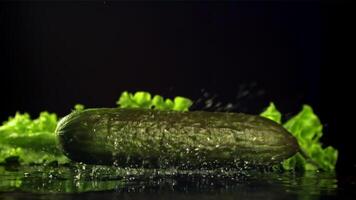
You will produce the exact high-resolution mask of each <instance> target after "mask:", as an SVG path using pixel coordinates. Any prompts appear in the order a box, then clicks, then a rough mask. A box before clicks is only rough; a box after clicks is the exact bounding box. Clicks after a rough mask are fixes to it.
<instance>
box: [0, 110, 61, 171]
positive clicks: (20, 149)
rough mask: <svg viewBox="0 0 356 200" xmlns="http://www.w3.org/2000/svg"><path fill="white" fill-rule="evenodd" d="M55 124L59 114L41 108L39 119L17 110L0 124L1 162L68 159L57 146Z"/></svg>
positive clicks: (43, 161)
mask: <svg viewBox="0 0 356 200" xmlns="http://www.w3.org/2000/svg"><path fill="white" fill-rule="evenodd" d="M56 126H57V116H56V114H50V113H48V112H41V113H40V116H39V117H38V118H37V119H31V117H30V115H29V114H27V113H24V114H21V113H16V115H15V117H10V118H9V120H8V121H6V122H4V123H3V125H2V126H0V163H6V162H9V161H12V162H14V161H15V162H20V163H23V164H29V163H38V164H40V163H47V162H52V161H58V162H59V163H63V162H66V161H67V159H66V157H65V156H64V155H63V154H62V153H61V152H60V151H59V150H58V148H57V145H58V143H57V142H58V141H57V139H56V137H55V135H54V130H55V128H56Z"/></svg>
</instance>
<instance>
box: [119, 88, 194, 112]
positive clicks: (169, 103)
mask: <svg viewBox="0 0 356 200" xmlns="http://www.w3.org/2000/svg"><path fill="white" fill-rule="evenodd" d="M116 104H117V105H118V106H119V107H120V108H146V109H156V110H175V111H188V110H189V107H190V106H191V105H192V104H193V102H192V101H191V100H190V99H188V98H185V97H181V96H177V97H175V98H174V99H173V100H172V99H169V98H166V99H164V98H163V97H162V96H160V95H155V96H153V98H152V96H151V94H150V93H148V92H144V91H138V92H136V93H129V92H127V91H125V92H123V93H122V94H121V96H120V98H119V100H118V101H117V102H116Z"/></svg>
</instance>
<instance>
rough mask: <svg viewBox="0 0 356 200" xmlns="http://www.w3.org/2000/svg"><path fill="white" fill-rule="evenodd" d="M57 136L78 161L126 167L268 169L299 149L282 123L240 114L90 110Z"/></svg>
mask: <svg viewBox="0 0 356 200" xmlns="http://www.w3.org/2000/svg"><path fill="white" fill-rule="evenodd" d="M56 134H57V135H58V137H59V140H60V144H61V148H62V150H63V151H64V153H65V154H66V155H67V156H68V157H69V158H71V159H72V160H74V161H79V162H84V163H89V164H116V165H118V166H123V167H126V166H131V167H162V168H164V167H172V166H173V167H175V166H176V167H204V166H217V165H218V166H231V165H236V166H237V165H238V164H241V163H245V164H246V163H247V164H252V165H270V164H274V163H279V162H281V161H282V160H284V159H286V158H288V157H290V156H292V155H294V154H295V153H296V152H297V151H298V150H299V146H298V143H297V141H296V139H295V138H294V137H293V136H292V135H291V134H290V133H289V132H287V131H286V130H285V129H284V128H283V127H282V126H280V125H279V124H277V123H275V122H273V121H271V120H269V119H266V118H263V117H259V116H255V115H247V114H242V113H220V112H202V111H195V112H176V111H158V110H150V109H120V108H96V109H87V110H83V111H75V112H73V113H71V114H69V115H68V116H66V117H64V118H63V119H62V120H61V121H60V122H59V124H58V126H57V129H56Z"/></svg>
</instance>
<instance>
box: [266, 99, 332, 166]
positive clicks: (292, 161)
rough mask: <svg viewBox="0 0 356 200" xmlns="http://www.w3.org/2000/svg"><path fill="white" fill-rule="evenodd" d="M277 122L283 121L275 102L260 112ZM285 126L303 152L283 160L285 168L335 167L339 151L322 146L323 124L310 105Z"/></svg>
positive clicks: (304, 107)
mask: <svg viewBox="0 0 356 200" xmlns="http://www.w3.org/2000/svg"><path fill="white" fill-rule="evenodd" d="M260 115H261V116H263V117H266V118H269V119H271V120H273V121H276V122H277V123H281V113H280V112H279V111H278V110H277V108H276V107H275V105H274V104H273V103H270V105H269V106H268V107H267V109H266V110H265V111H264V112H262V113H261V114H260ZM283 126H284V127H285V128H286V129H287V130H288V131H289V132H290V133H291V134H292V135H293V136H294V137H295V138H296V139H297V141H298V144H299V146H300V148H301V152H300V153H297V154H296V155H294V156H292V157H291V158H289V159H286V160H284V161H283V162H282V168H283V169H284V170H297V171H309V170H323V171H332V170H334V169H335V165H336V162H337V157H338V151H337V150H336V149H335V148H333V147H331V146H329V147H326V148H323V147H322V143H321V142H320V138H321V137H322V136H323V132H322V129H323V126H322V124H321V122H320V120H319V118H318V116H317V115H316V114H315V113H314V112H313V109H312V108H311V107H310V106H309V105H304V106H303V108H302V110H301V111H300V112H299V113H298V114H297V115H295V116H294V117H292V118H291V119H289V120H288V121H287V122H285V123H284V124H283Z"/></svg>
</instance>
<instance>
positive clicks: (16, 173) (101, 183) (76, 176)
mask: <svg viewBox="0 0 356 200" xmlns="http://www.w3.org/2000/svg"><path fill="white" fill-rule="evenodd" d="M355 186H356V178H355V177H354V176H337V175H335V173H325V172H308V173H290V172H288V173H285V172H284V173H280V172H270V171H260V170H240V171H237V170H228V169H216V170H177V169H164V170H156V169H129V168H126V169H123V168H117V167H106V166H88V165H75V166H12V167H5V166H0V199H1V200H2V199H4V200H13V199H76V200H78V199H79V200H80V199H98V198H101V199H170V200H174V199H198V200H204V199H209V200H211V199H219V200H224V199H308V200H312V199H356V187H355Z"/></svg>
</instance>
